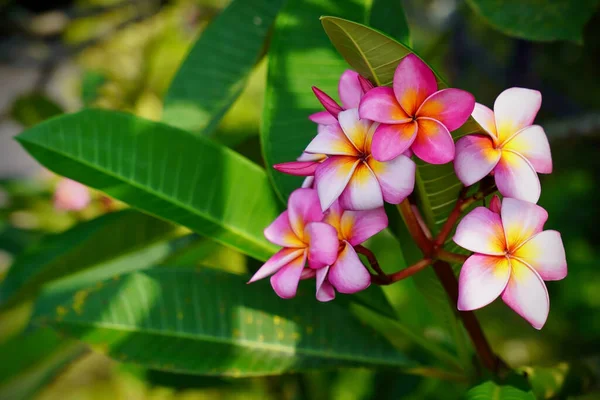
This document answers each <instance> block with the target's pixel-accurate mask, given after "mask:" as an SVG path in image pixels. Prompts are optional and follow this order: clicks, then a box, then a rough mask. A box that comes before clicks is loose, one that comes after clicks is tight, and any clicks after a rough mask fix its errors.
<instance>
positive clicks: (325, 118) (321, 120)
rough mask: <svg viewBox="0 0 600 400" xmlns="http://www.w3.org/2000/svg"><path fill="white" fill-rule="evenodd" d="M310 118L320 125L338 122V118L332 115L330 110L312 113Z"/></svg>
mask: <svg viewBox="0 0 600 400" xmlns="http://www.w3.org/2000/svg"><path fill="white" fill-rule="evenodd" d="M308 119H310V120H311V121H312V122H314V123H315V124H320V125H331V124H336V123H337V118H335V117H334V116H333V115H331V114H330V113H329V111H319V112H316V113H314V114H310V115H309V116H308Z"/></svg>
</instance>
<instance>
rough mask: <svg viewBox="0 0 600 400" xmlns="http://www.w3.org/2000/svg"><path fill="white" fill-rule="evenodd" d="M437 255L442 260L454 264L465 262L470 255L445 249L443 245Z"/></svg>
mask: <svg viewBox="0 0 600 400" xmlns="http://www.w3.org/2000/svg"><path fill="white" fill-rule="evenodd" d="M436 255H437V258H439V259H440V260H442V261H447V262H449V263H453V264H464V262H465V261H467V258H469V256H466V255H464V254H457V253H452V252H450V251H446V250H444V249H443V248H441V247H440V248H439V249H437V251H436Z"/></svg>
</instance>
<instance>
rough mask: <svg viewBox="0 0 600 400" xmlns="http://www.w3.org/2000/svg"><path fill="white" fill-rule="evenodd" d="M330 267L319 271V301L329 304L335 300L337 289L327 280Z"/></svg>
mask: <svg viewBox="0 0 600 400" xmlns="http://www.w3.org/2000/svg"><path fill="white" fill-rule="evenodd" d="M329 268H330V267H324V268H321V269H318V270H317V279H316V280H317V300H319V301H322V302H327V301H331V300H333V299H335V289H334V288H333V286H331V283H329V281H328V280H327V275H328V272H329Z"/></svg>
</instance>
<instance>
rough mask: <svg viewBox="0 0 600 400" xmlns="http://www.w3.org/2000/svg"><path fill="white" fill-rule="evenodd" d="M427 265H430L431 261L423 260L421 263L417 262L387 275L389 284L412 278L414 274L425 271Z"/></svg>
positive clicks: (428, 259)
mask: <svg viewBox="0 0 600 400" xmlns="http://www.w3.org/2000/svg"><path fill="white" fill-rule="evenodd" d="M429 265H431V259H430V258H424V259H422V260H421V261H418V262H416V263H415V264H413V265H411V266H410V267H406V268H404V269H403V270H401V271H398V272H394V273H393V274H390V275H389V278H390V280H391V282H390V283H394V282H398V281H400V280H402V279H406V278H408V277H409V276H413V275H414V274H416V273H417V272H419V271H421V270H422V269H425V268H426V267H428V266H429Z"/></svg>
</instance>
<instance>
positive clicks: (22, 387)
mask: <svg viewBox="0 0 600 400" xmlns="http://www.w3.org/2000/svg"><path fill="white" fill-rule="evenodd" d="M85 351H86V346H85V345H84V344H82V343H80V342H77V341H75V340H70V339H64V338H62V337H60V336H59V334H57V333H56V332H54V331H53V330H51V329H49V328H42V329H37V330H35V331H33V332H31V333H27V334H24V335H21V336H18V337H15V338H13V339H11V340H9V341H7V342H5V343H3V344H2V345H0V354H2V362H1V363H0V399H7V400H8V399H10V400H20V399H30V398H32V397H33V396H34V395H35V393H36V392H37V391H38V390H40V389H41V388H43V387H44V386H45V384H46V383H48V382H49V381H50V380H52V379H53V378H54V377H55V376H56V375H57V374H59V373H60V372H61V371H62V370H63V369H64V368H65V367H66V366H67V365H68V364H69V363H70V362H71V361H73V360H75V359H76V358H77V357H79V356H81V355H82V354H84V353H85Z"/></svg>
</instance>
